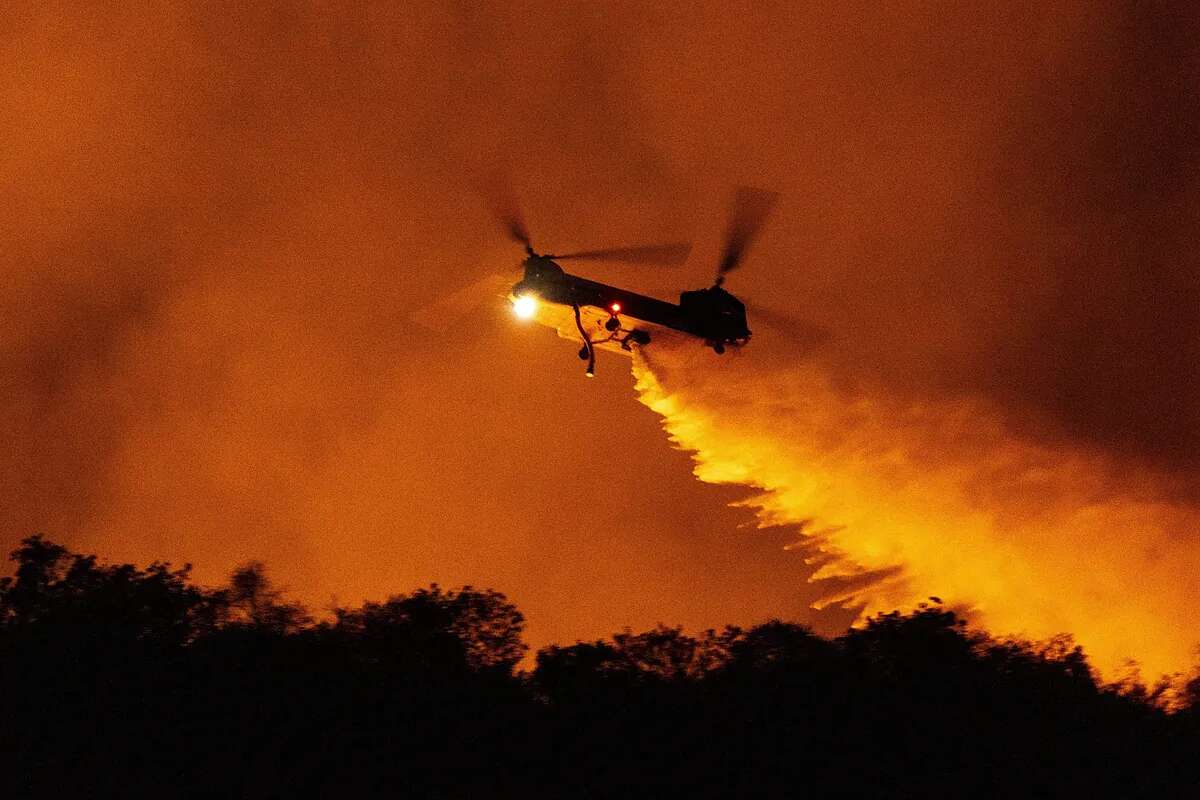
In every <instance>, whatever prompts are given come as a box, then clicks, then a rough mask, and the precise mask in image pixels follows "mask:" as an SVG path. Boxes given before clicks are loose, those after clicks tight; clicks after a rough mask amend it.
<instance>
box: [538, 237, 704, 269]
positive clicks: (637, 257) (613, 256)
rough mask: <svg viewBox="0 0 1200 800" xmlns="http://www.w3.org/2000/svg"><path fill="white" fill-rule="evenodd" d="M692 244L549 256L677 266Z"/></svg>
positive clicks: (679, 243) (586, 251) (610, 249)
mask: <svg viewBox="0 0 1200 800" xmlns="http://www.w3.org/2000/svg"><path fill="white" fill-rule="evenodd" d="M690 252H692V246H691V245H690V244H687V243H685V242H673V243H671V244H651V245H644V246H642V247H608V248H605V249H603V250H580V251H579V252H576V253H566V254H564V255H561V256H551V258H556V259H557V258H577V259H592V260H595V261H623V262H625V263H626V264H664V265H668V266H678V265H679V264H682V263H683V262H685V261H687V257H688V254H689V253H690Z"/></svg>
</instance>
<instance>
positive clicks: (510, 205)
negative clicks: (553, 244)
mask: <svg viewBox="0 0 1200 800" xmlns="http://www.w3.org/2000/svg"><path fill="white" fill-rule="evenodd" d="M479 188H480V191H481V192H482V194H483V195H484V197H486V198H487V200H488V202H489V203H490V205H491V207H492V213H493V214H495V215H496V220H497V221H498V222H499V223H500V226H501V227H502V228H504V232H505V233H507V234H508V238H510V239H512V240H513V241H514V242H516V243H517V244H521V245H524V246H525V248H526V249H530V248H531V247H532V246H533V245H532V244H531V243H530V239H529V229H528V228H527V227H526V226H525V218H524V216H523V215H522V214H521V204H520V202H518V200H517V193H516V191H515V190H514V189H513V183H512V179H511V178H510V177H509V175H508V173H507V172H505V171H504V170H497V171H496V172H494V173H492V174H491V176H489V178H488V179H487V180H486V181H485V182H484V183H483V184H482V185H481V186H480V187H479Z"/></svg>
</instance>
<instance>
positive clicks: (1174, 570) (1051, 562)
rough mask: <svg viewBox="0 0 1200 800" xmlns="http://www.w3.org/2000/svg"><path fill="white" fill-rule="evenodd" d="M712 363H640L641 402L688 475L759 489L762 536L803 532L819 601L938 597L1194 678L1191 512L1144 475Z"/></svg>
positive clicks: (972, 419)
mask: <svg viewBox="0 0 1200 800" xmlns="http://www.w3.org/2000/svg"><path fill="white" fill-rule="evenodd" d="M713 364H714V362H713V360H712V357H711V354H709V353H707V352H700V353H695V354H691V353H685V352H684V351H678V350H676V351H667V352H662V351H657V352H654V353H652V354H651V355H650V360H649V361H640V360H639V361H635V364H634V372H635V375H636V377H637V387H638V390H639V393H640V396H641V400H642V402H643V403H645V404H646V405H647V406H649V407H650V408H652V409H654V410H655V411H657V412H658V413H659V414H661V415H662V416H663V418H664V427H665V428H666V430H667V432H668V433H669V434H670V436H671V437H672V439H673V440H674V441H675V442H676V443H677V444H678V445H679V446H681V447H682V448H684V449H687V450H690V451H692V452H693V453H694V458H695V462H696V475H697V477H699V478H700V479H701V480H704V481H707V482H711V483H735V484H744V485H748V486H753V487H757V488H759V489H762V490H763V492H762V493H761V494H760V495H758V496H757V497H756V498H754V499H753V500H751V501H750V503H749V504H750V505H752V506H756V507H757V508H758V509H759V515H760V519H761V520H762V522H763V523H764V524H780V523H792V524H798V525H800V526H802V531H803V533H804V535H805V536H806V537H808V538H809V541H810V542H811V543H813V544H815V545H816V546H817V547H818V548H819V550H820V551H821V552H822V553H823V554H824V555H823V556H822V557H821V558H819V559H818V562H819V563H820V566H819V568H818V569H817V571H816V572H815V574H814V576H813V580H822V579H846V580H829V581H828V582H829V584H830V585H831V587H838V588H836V589H835V588H831V590H830V594H829V596H828V597H827V599H826V602H844V603H848V604H863V605H864V606H865V607H864V609H863V613H864V614H869V613H872V612H874V611H880V610H891V609H893V608H903V607H911V606H913V605H914V604H915V603H916V602H919V601H922V600H924V599H925V598H927V597H928V596H930V595H938V596H940V597H941V598H943V599H944V600H945V601H946V602H947V603H950V604H953V605H956V606H961V607H964V608H966V609H968V610H969V613H970V614H971V615H972V616H973V617H974V618H975V619H976V621H977V622H979V623H981V624H983V625H985V626H987V627H988V628H990V629H991V630H993V631H994V632H997V633H1002V634H1008V633H1013V634H1022V635H1026V636H1030V637H1035V638H1044V637H1048V636H1052V635H1055V634H1059V633H1063V632H1069V633H1072V634H1074V636H1075V638H1076V640H1077V641H1078V642H1079V643H1080V644H1082V645H1083V646H1084V648H1085V650H1086V651H1087V652H1088V653H1089V654H1090V655H1091V657H1092V658H1093V661H1094V663H1096V664H1097V666H1098V667H1100V669H1101V670H1102V671H1103V672H1104V673H1105V674H1106V675H1107V676H1109V677H1113V676H1114V675H1115V674H1118V673H1121V672H1123V671H1124V670H1125V669H1126V668H1127V666H1128V665H1127V662H1128V660H1130V659H1133V660H1136V661H1137V662H1138V663H1139V665H1140V667H1141V669H1142V672H1143V674H1144V675H1146V676H1147V677H1151V676H1156V675H1158V674H1161V673H1168V672H1175V671H1182V670H1185V669H1187V668H1188V667H1190V666H1191V665H1192V664H1193V663H1194V655H1195V650H1194V646H1195V643H1196V635H1195V629H1194V628H1193V627H1192V626H1191V624H1190V623H1191V621H1192V620H1194V619H1196V618H1197V615H1198V614H1200V597H1198V596H1197V595H1196V594H1195V593H1193V592H1189V591H1188V588H1189V587H1190V586H1192V585H1193V582H1194V579H1195V576H1196V575H1197V574H1200V572H1198V569H1200V546H1197V544H1196V543H1195V539H1194V538H1192V537H1189V536H1188V535H1186V534H1188V533H1194V532H1195V531H1196V530H1197V528H1198V522H1200V513H1198V511H1197V509H1195V508H1193V507H1188V506H1185V505H1180V504H1177V503H1172V502H1170V501H1168V500H1167V499H1165V498H1164V497H1163V496H1162V494H1161V492H1160V491H1159V490H1156V489H1155V481H1154V479H1153V478H1154V476H1151V475H1146V474H1137V473H1131V472H1130V471H1129V470H1127V469H1124V470H1118V468H1117V465H1116V464H1113V463H1111V462H1109V461H1106V460H1105V459H1104V458H1103V457H1101V456H1098V455H1090V456H1089V455H1080V454H1077V453H1075V454H1073V453H1066V452H1059V451H1056V450H1053V449H1050V448H1048V447H1046V446H1041V445H1038V444H1035V443H1032V442H1029V441H1023V440H1021V439H1019V438H1017V437H1016V436H1014V435H1012V434H1011V433H1009V432H1008V431H1006V430H1005V428H1004V427H1003V426H1002V425H1001V424H999V423H998V422H997V419H998V417H997V415H996V414H994V413H992V412H991V411H990V410H989V409H988V408H986V407H985V406H984V405H982V404H981V403H980V402H977V401H976V402H972V401H969V400H962V401H956V402H951V401H947V402H945V403H940V404H937V405H919V404H911V405H905V404H900V403H897V404H895V405H889V404H888V403H887V402H885V401H882V400H880V399H879V397H878V396H871V397H868V396H867V395H866V394H865V393H862V394H860V393H858V392H855V391H853V390H848V389H842V388H840V387H834V386H833V385H831V383H830V381H829V380H828V379H827V377H826V376H825V374H824V371H823V369H822V368H821V367H820V366H818V365H815V364H810V365H806V366H796V367H794V368H787V369H775V370H772V371H766V370H764V369H763V367H762V366H761V361H760V360H757V359H754V358H752V357H751V356H750V352H749V351H747V352H746V353H744V354H742V357H740V358H734V359H725V360H722V361H720V362H716V366H715V367H714V366H713Z"/></svg>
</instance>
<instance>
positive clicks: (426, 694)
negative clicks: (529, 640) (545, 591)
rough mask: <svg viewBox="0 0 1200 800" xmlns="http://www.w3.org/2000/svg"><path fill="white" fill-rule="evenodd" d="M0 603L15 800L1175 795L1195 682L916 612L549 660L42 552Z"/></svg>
mask: <svg viewBox="0 0 1200 800" xmlns="http://www.w3.org/2000/svg"><path fill="white" fill-rule="evenodd" d="M13 560H14V561H15V562H16V573H15V575H14V576H13V577H12V578H6V579H4V580H3V581H0V679H2V680H3V686H4V692H3V695H2V696H0V710H2V713H0V719H2V720H3V724H2V725H0V759H2V761H0V767H2V768H3V774H4V776H5V778H6V782H7V783H8V784H9V786H11V787H12V788H13V792H12V794H11V796H14V797H15V796H45V797H96V796H122V797H126V796H136V795H143V794H154V795H157V796H163V797H176V796H197V797H200V796H204V797H249V796H254V797H283V796H292V795H297V794H304V795H318V796H329V797H348V798H356V797H412V796H417V797H420V796H435V797H444V796H449V797H495V796H523V797H530V796H543V795H551V796H564V797H574V796H579V797H615V796H621V797H636V796H671V795H676V794H681V793H687V794H688V795H690V796H693V797H740V796H761V795H769V796H784V795H786V796H797V797H802V796H831V795H832V796H844V797H964V796H982V797H993V796H996V797H1029V796H1045V797H1078V796H1094V797H1097V796H1098V797H1156V798H1171V797H1189V796H1196V791H1197V788H1200V767H1198V766H1197V761H1198V759H1197V758H1196V754H1197V753H1198V752H1200V682H1197V681H1193V682H1192V683H1191V684H1190V685H1189V686H1187V687H1186V688H1185V689H1183V690H1182V692H1181V693H1180V694H1179V696H1178V697H1177V698H1176V699H1175V703H1176V705H1175V709H1174V710H1173V712H1168V711H1167V710H1165V709H1164V707H1163V702H1162V700H1163V697H1162V696H1161V691H1159V692H1156V691H1155V690H1153V689H1148V688H1146V687H1142V686H1138V685H1136V684H1131V683H1126V684H1123V685H1121V686H1103V685H1101V684H1099V683H1098V681H1097V678H1096V676H1095V675H1094V673H1093V672H1092V670H1091V669H1090V668H1089V666H1088V663H1087V660H1086V658H1085V656H1084V654H1083V653H1082V652H1081V651H1080V650H1079V649H1078V648H1076V647H1074V646H1072V644H1071V643H1070V642H1069V641H1068V640H1065V639H1060V640H1055V641H1052V642H1049V643H1041V644H1039V643H1031V642H1020V641H1000V640H996V639H993V638H991V637H988V636H987V635H985V634H982V633H980V632H977V631H972V630H968V629H967V628H966V626H965V625H964V624H963V622H962V620H960V619H958V618H957V617H956V616H955V615H954V614H953V613H952V612H950V611H947V610H945V609H943V608H942V607H940V606H932V607H927V608H923V609H921V610H919V611H917V612H916V613H913V614H908V615H902V614H889V615H884V616H880V617H877V618H875V619H872V620H871V621H869V622H868V623H867V624H866V625H865V626H864V627H862V628H861V629H855V630H851V631H849V632H847V633H846V634H845V635H843V636H841V637H839V638H837V639H834V640H828V639H824V638H821V637H818V636H816V635H814V634H813V633H812V632H811V631H810V630H808V629H807V628H805V627H803V626H800V625H794V624H790V623H786V622H780V621H771V622H768V623H765V624H762V625H758V626H756V627H753V628H750V629H748V630H742V629H738V628H732V627H731V628H727V629H725V630H723V631H719V632H717V631H709V632H706V633H704V634H701V635H699V636H690V635H686V634H684V633H683V632H682V631H681V630H679V629H676V628H667V627H658V628H656V629H654V630H650V631H646V632H643V633H638V634H635V633H631V632H625V633H621V634H617V635H615V636H613V637H612V638H611V639H609V640H605V641H596V642H580V643H576V644H573V645H569V646H561V647H560V646H552V647H547V648H545V649H543V650H542V651H541V652H539V653H538V654H537V657H536V667H535V668H534V669H533V671H532V672H528V673H526V672H520V671H518V664H519V663H520V662H521V659H522V657H523V656H524V654H525V651H526V647H525V645H524V643H523V642H522V641H521V634H522V627H523V618H522V616H521V614H520V612H519V611H518V610H517V609H516V608H515V607H514V606H513V605H512V604H511V603H509V602H508V601H507V600H506V599H505V597H504V596H503V595H502V594H499V593H497V592H494V591H489V590H477V589H474V588H471V587H463V588H462V589H458V590H446V589H442V588H441V587H438V586H436V585H433V586H430V587H428V588H424V589H418V590H416V591H413V592H411V593H408V594H398V595H395V596H393V597H391V598H388V599H387V600H386V601H383V602H378V603H367V604H365V605H363V606H362V607H361V608H353V609H339V610H337V611H336V612H335V613H334V615H333V616H332V618H331V619H328V620H321V621H316V620H313V619H312V618H311V617H310V616H309V615H308V613H307V612H306V611H305V609H303V608H301V607H300V606H298V605H296V604H294V603H290V602H288V601H286V600H285V599H284V598H282V597H281V596H280V594H279V593H278V592H277V591H276V590H274V589H273V588H272V586H271V583H270V581H269V580H268V578H267V577H266V573H265V571H264V569H263V567H262V565H260V564H249V565H247V566H245V567H243V568H241V569H239V570H238V571H236V572H235V573H234V575H233V576H232V578H231V580H230V584H229V586H227V587H224V588H219V589H208V588H203V587H199V586H196V585H195V584H193V583H192V582H191V580H190V577H189V574H188V570H187V569H186V568H185V569H181V570H177V569H172V568H171V567H170V566H169V565H165V564H153V565H151V566H149V567H147V568H144V569H139V568H136V567H133V566H130V565H116V566H110V565H104V564H101V563H99V562H98V561H97V559H96V558H95V557H92V556H81V555H77V554H74V553H70V552H68V551H67V550H66V549H65V548H63V547H60V546H58V545H55V544H52V543H50V542H47V541H45V540H44V539H41V538H37V537H35V538H31V539H27V540H25V542H24V543H23V545H22V546H21V548H20V549H18V550H17V551H16V552H14V553H13Z"/></svg>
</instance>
